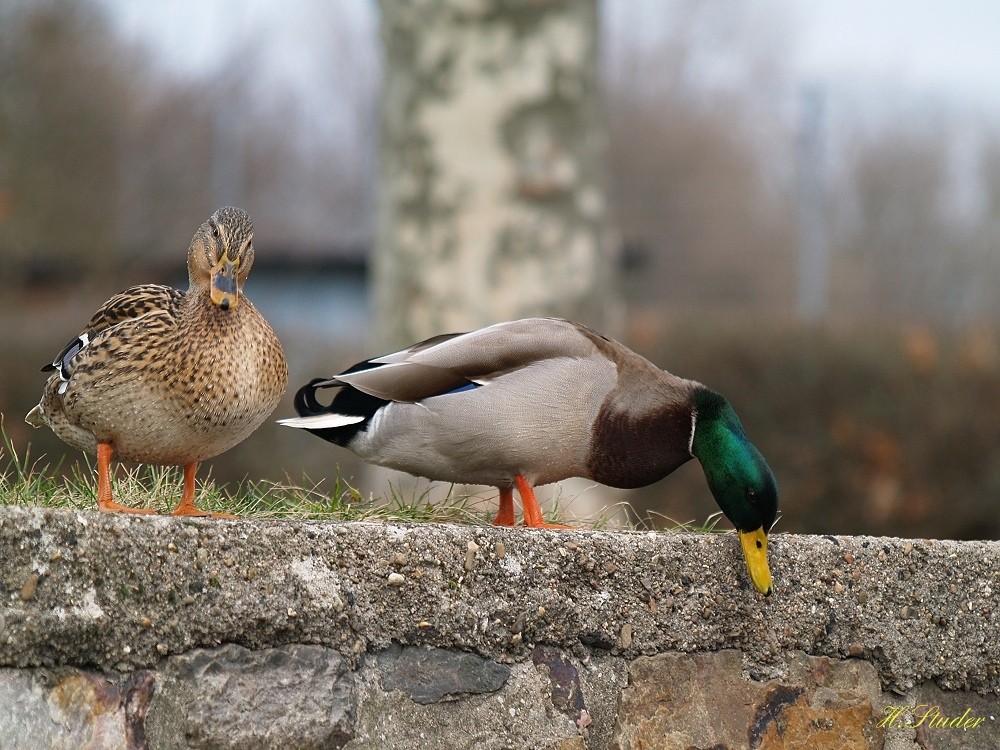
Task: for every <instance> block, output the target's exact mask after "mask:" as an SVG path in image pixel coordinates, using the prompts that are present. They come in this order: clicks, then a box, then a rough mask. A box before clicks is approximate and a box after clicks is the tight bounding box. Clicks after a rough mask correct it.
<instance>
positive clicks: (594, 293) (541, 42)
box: [369, 0, 619, 515]
mask: <svg viewBox="0 0 1000 750" xmlns="http://www.w3.org/2000/svg"><path fill="white" fill-rule="evenodd" d="M379 5H380V8H381V13H382V16H381V31H382V42H383V49H384V56H385V66H384V70H385V83H384V90H383V92H382V99H381V145H380V167H379V178H378V201H379V208H378V219H377V229H376V241H375V253H374V258H373V290H372V291H373V297H374V314H375V321H374V334H375V338H376V341H375V342H374V348H373V351H387V350H391V349H392V348H394V347H398V346H403V345H405V344H408V343H411V342H414V341H417V340H420V339H423V338H426V337H428V336H432V335H435V334H438V333H448V332H454V331H463V330H470V329H474V328H479V327H481V326H485V325H489V324H490V323H495V322H498V321H502V320H510V319H514V318H520V317H526V316H531V315H557V316H561V317H567V318H572V319H576V320H580V321H582V322H585V323H588V324H589V325H592V326H594V327H597V328H599V329H602V330H605V331H608V332H610V333H616V332H617V331H616V329H617V328H618V325H617V318H618V317H619V303H618V296H617V293H618V284H617V279H616V272H617V263H616V260H617V246H618V243H617V242H616V240H615V237H614V235H613V233H612V231H611V229H610V226H609V221H608V216H607V200H606V198H605V151H606V148H605V144H606V134H605V130H604V127H603V123H602V119H601V114H600V112H601V108H600V107H601V102H600V98H599V92H598V84H599V77H598V60H597V2H596V0H419V1H417V0H415V1H414V2H398V1H397V0H380V2H379ZM568 387H569V386H568ZM369 480H370V481H371V486H372V488H373V489H374V491H376V492H379V491H380V489H381V491H382V492H384V491H385V475H384V474H383V475H382V476H380V477H379V478H378V480H375V478H374V477H369ZM392 481H393V482H396V483H398V484H399V485H400V486H401V488H404V489H403V490H402V491H403V492H404V494H409V493H410V492H411V491H412V492H414V493H419V492H420V491H421V490H419V489H413V488H412V485H411V484H410V483H409V482H408V481H407V480H406V479H405V478H404V477H402V476H400V475H398V474H393V475H392ZM379 485H380V487H379ZM589 486H590V485H588V484H587V483H580V482H577V483H574V484H571V485H570V486H568V487H566V488H564V489H563V490H560V489H559V488H558V487H553V488H551V490H550V491H547V492H545V493H541V495H540V497H545V496H546V495H553V494H558V493H559V492H562V496H563V500H564V501H565V500H567V499H570V498H575V499H573V500H572V501H571V511H572V512H575V513H577V514H580V515H586V514H589V513H591V512H593V511H594V510H595V508H596V507H600V506H602V505H603V504H604V503H605V502H607V500H608V495H607V494H606V493H604V492H603V491H601V490H594V489H587V488H589ZM581 493H583V497H580V494H581ZM494 494H495V491H494Z"/></svg>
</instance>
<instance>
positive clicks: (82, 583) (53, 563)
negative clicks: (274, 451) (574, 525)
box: [0, 508, 1000, 750]
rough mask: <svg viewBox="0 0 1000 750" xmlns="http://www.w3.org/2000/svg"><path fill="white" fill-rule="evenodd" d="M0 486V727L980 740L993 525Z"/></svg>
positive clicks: (179, 739)
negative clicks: (982, 532)
mask: <svg viewBox="0 0 1000 750" xmlns="http://www.w3.org/2000/svg"><path fill="white" fill-rule="evenodd" d="M771 559H772V572H773V574H774V578H775V593H774V594H773V595H772V596H771V597H768V598H764V597H761V596H760V595H759V594H757V593H756V592H754V591H753V589H752V588H751V587H750V585H749V583H748V581H747V579H746V574H745V571H744V568H743V563H742V559H741V556H740V552H739V549H738V544H737V542H736V540H735V538H734V536H733V535H731V534H706V535H699V534H654V533H611V532H583V531H581V532H552V531H526V530H524V529H500V528H481V527H470V526H430V525H421V526H393V525H383V524H364V523H350V524H341V523H317V522H291V521H253V522H250V521H217V520H176V519H172V518H164V517H152V518H150V517H127V516H110V515H102V514H98V513H90V512H87V513H79V512H71V511H48V510H37V509H30V508H5V509H0V750H9V749H10V750H14V749H16V750H23V749H25V748H27V749H31V748H46V749H47V748H67V750H69V749H72V750H77V749H78V748H82V747H89V748H147V747H148V748H154V749H157V748H241V750H242V749H246V748H350V749H355V748H400V749H401V750H405V749H406V748H421V749H424V748H431V749H433V748H448V749H449V750H450V749H452V748H477V749H478V748H532V749H535V748H552V749H558V750H571V749H574V750H575V749H580V750H582V749H583V748H616V749H620V750H625V749H626V748H627V749H629V750H638V749H639V748H643V750H654V749H655V748H685V749H686V748H702V749H704V748H734V749H735V748H745V747H750V748H838V750H839V749H842V748H889V749H890V750H902V749H903V748H906V749H907V750H909V749H911V748H912V749H914V750H915V749H916V748H922V749H924V750H926V749H928V748H996V747H1000V724H998V721H997V719H998V718H1000V698H998V692H1000V672H998V666H1000V644H998V639H997V634H998V632H1000V631H998V611H1000V606H998V605H1000V601H998V596H997V591H1000V543H996V542H951V541H928V540H912V541H908V540H902V539H884V538H869V537H833V536H826V537H811V536H790V535H788V536H786V535H781V534H777V535H775V536H774V537H773V540H772V554H771Z"/></svg>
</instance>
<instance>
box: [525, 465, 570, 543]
mask: <svg viewBox="0 0 1000 750" xmlns="http://www.w3.org/2000/svg"><path fill="white" fill-rule="evenodd" d="M514 484H516V485H517V494H519V495H520V496H521V507H522V509H523V510H524V525H525V526H529V527H531V528H533V529H571V528H573V527H572V526H565V525H563V524H561V523H546V522H545V519H544V518H542V509H541V507H540V506H539V505H538V499H537V498H536V497H535V490H534V488H532V486H531V484H530V483H529V482H528V480H527V479H525V478H524V477H523V476H521V475H520V474H518V475H517V476H515V477H514Z"/></svg>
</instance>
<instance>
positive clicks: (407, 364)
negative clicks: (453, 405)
mask: <svg viewBox="0 0 1000 750" xmlns="http://www.w3.org/2000/svg"><path fill="white" fill-rule="evenodd" d="M592 336H599V334H595V333H594V332H592V331H590V330H589V329H587V328H585V327H583V326H581V325H579V324H576V323H572V322H569V321H565V320H559V319H555V318H528V319H524V320H515V321H510V322H506V323H498V324H496V325H492V326H489V327H487V328H481V329H479V330H477V331H470V332H469V333H458V334H446V335H442V336H435V337H434V338H431V339H427V340H425V341H421V342H419V343H417V344H414V345H413V346H410V347H407V348H406V349H403V350H401V351H398V352H393V353H392V354H387V355H384V356H381V357H375V358H373V359H369V360H366V361H365V362H360V363H358V364H357V365H355V366H354V367H352V368H350V369H349V370H347V371H345V372H343V373H341V374H339V375H336V376H335V377H333V378H331V379H329V380H327V381H322V382H320V383H317V384H316V386H317V387H324V386H327V385H329V386H336V385H349V386H351V387H353V388H356V389H357V390H359V391H362V392H363V393H367V394H369V395H371V396H375V397H376V398H380V399H384V400H386V401H406V402H416V401H420V400H422V399H425V398H430V397H432V396H438V395H441V394H444V393H449V392H454V391H457V390H461V389H463V388H473V387H475V386H478V385H484V384H486V383H488V382H489V381H491V380H493V379H495V378H497V377H499V376H501V375H506V374H510V373H514V372H516V371H519V370H526V369H527V368H530V367H534V366H538V365H541V364H543V363H545V362H551V361H554V360H557V359H561V358H568V359H579V358H584V357H593V356H606V354H605V353H603V352H602V351H601V350H600V348H599V347H598V346H597V345H596V343H595V341H594V340H593V339H592ZM601 338H602V339H603V337H601ZM609 343H613V342H609Z"/></svg>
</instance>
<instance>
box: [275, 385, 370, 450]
mask: <svg viewBox="0 0 1000 750" xmlns="http://www.w3.org/2000/svg"><path fill="white" fill-rule="evenodd" d="M330 380H331V379H330V378H313V379H312V380H310V381H309V382H308V383H306V384H305V385H304V386H302V387H301V388H299V390H298V391H296V393H295V401H294V405H295V411H296V413H297V414H298V415H299V416H300V417H313V416H316V415H318V414H343V415H345V416H352V417H363V420H362V421H359V422H355V423H354V424H349V425H344V426H342V427H327V428H324V429H318V430H308V431H309V432H311V433H312V434H313V435H315V436H316V437H321V438H323V439H324V440H329V441H330V442H331V443H336V444H337V445H347V444H348V443H349V442H350V441H351V440H352V439H353V438H354V436H355V435H357V434H358V433H359V432H364V431H366V430H367V429H368V423H369V421H370V420H371V418H372V417H373V416H375V412H377V411H378V410H379V409H381V408H382V407H383V406H385V405H386V404H388V403H389V402H388V401H386V400H385V399H381V398H378V397H376V396H371V395H369V394H367V393H363V392H362V391H359V390H358V389H357V388H352V387H351V386H349V385H347V384H346V383H336V382H333V383H331V382H330ZM321 383H323V384H324V385H320V384H321ZM321 388H335V389H337V393H336V395H335V396H334V397H333V401H331V402H330V405H329V406H326V405H324V404H323V403H321V402H320V400H319V399H318V398H316V393H317V391H319V390H320V389H321ZM307 429H308V428H307Z"/></svg>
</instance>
